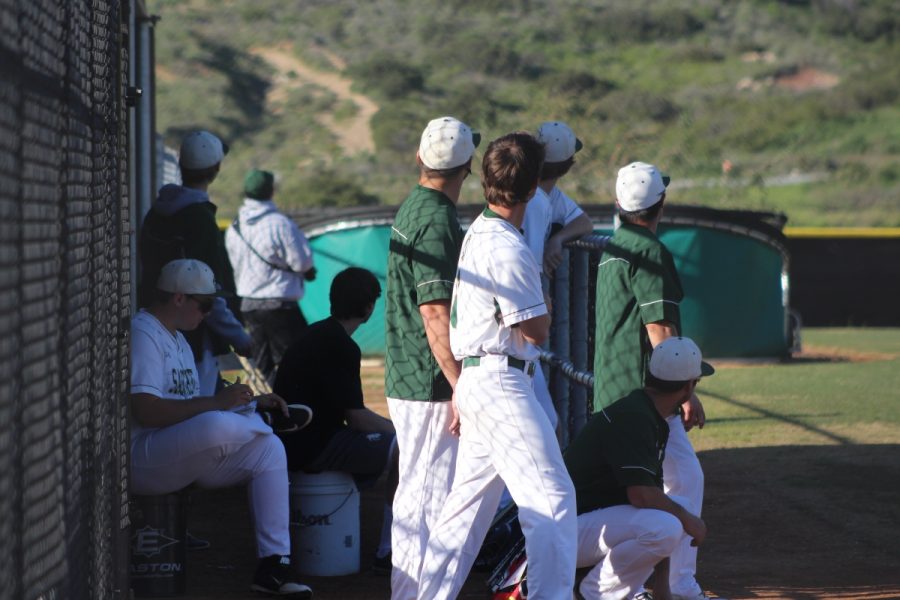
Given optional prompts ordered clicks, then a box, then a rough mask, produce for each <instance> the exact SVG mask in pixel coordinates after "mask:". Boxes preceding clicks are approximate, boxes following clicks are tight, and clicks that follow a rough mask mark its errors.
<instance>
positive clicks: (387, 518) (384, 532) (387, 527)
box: [375, 503, 394, 558]
mask: <svg viewBox="0 0 900 600" xmlns="http://www.w3.org/2000/svg"><path fill="white" fill-rule="evenodd" d="M393 522H394V511H393V510H391V505H390V504H387V503H386V504H385V505H384V517H383V520H382V521H381V538H380V539H379V540H378V550H376V551H375V556H377V557H378V558H384V557H385V556H387V555H388V553H389V552H390V551H391V524H392V523H393Z"/></svg>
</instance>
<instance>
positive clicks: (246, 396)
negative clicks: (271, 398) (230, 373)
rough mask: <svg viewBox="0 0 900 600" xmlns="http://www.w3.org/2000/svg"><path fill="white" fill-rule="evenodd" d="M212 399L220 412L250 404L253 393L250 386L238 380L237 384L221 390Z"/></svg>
mask: <svg viewBox="0 0 900 600" xmlns="http://www.w3.org/2000/svg"><path fill="white" fill-rule="evenodd" d="M214 398H215V400H216V404H217V405H218V406H219V409H220V410H231V409H232V408H234V407H235V406H240V405H242V404H247V403H248V402H250V400H252V399H253V392H252V391H251V390H250V386H248V385H246V384H243V383H240V380H238V383H234V384H232V385H229V386H226V387H224V388H222V389H221V390H220V391H219V393H218V394H216V395H215V396H214Z"/></svg>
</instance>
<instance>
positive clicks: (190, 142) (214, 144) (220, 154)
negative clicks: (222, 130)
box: [178, 131, 228, 169]
mask: <svg viewBox="0 0 900 600" xmlns="http://www.w3.org/2000/svg"><path fill="white" fill-rule="evenodd" d="M226 154H228V145H227V144H224V143H222V140H220V139H219V138H217V137H216V136H214V135H213V134H211V133H210V132H208V131H192V132H191V133H189V134H187V136H185V138H184V139H183V140H182V141H181V150H180V151H179V152H178V162H179V164H180V165H181V166H182V167H184V168H185V169H208V168H209V167H211V166H213V165H217V164H219V163H220V162H222V159H223V158H225V155H226Z"/></svg>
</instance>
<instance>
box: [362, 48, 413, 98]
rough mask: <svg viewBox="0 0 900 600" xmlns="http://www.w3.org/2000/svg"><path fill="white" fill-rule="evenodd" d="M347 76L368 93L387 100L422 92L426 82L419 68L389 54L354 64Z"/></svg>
mask: <svg viewBox="0 0 900 600" xmlns="http://www.w3.org/2000/svg"><path fill="white" fill-rule="evenodd" d="M346 75H347V76H349V77H351V78H352V79H353V80H354V82H356V83H358V84H359V85H360V86H361V87H362V89H363V90H364V91H365V92H366V93H369V94H372V95H373V96H376V97H378V98H381V99H385V100H397V99H399V98H404V97H406V96H407V95H409V94H411V93H415V92H421V91H422V87H423V84H424V82H425V78H424V77H423V75H422V72H421V71H420V70H419V69H418V67H416V66H414V65H411V64H409V63H407V62H404V61H402V60H400V59H399V58H396V57H394V56H390V55H388V54H380V55H377V56H373V57H372V58H370V59H368V60H365V61H362V62H358V63H354V64H352V65H350V66H348V67H347V70H346Z"/></svg>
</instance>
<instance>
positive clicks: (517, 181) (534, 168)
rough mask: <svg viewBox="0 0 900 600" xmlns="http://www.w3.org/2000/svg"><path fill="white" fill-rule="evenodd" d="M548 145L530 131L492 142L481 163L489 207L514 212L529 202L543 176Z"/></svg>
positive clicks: (483, 186) (511, 134)
mask: <svg viewBox="0 0 900 600" xmlns="http://www.w3.org/2000/svg"><path fill="white" fill-rule="evenodd" d="M543 163H544V145H543V144H541V143H540V142H539V141H537V140H536V139H535V138H534V136H532V135H531V134H530V133H528V132H527V131H516V132H515V133H509V134H507V135H504V136H503V137H499V138H497V139H496V140H494V141H493V142H491V143H490V144H489V145H488V147H487V150H486V151H485V153H484V160H483V161H482V162H481V187H482V188H483V189H484V198H485V200H487V201H488V204H495V205H498V206H504V207H506V208H512V207H513V206H515V205H517V204H522V203H524V202H527V201H528V198H529V195H530V194H531V192H532V191H533V190H534V188H535V186H536V185H537V183H538V179H539V178H540V175H541V165H542V164H543Z"/></svg>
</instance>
